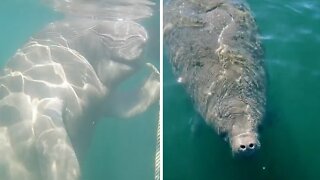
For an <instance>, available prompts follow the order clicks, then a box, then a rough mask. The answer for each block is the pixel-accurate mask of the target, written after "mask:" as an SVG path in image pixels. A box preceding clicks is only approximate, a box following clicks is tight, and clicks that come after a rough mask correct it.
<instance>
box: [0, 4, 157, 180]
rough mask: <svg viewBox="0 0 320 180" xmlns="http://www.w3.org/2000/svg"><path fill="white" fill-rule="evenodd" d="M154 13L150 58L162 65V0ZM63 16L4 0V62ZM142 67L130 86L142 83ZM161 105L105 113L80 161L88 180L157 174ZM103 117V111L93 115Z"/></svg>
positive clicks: (0, 27)
mask: <svg viewBox="0 0 320 180" xmlns="http://www.w3.org/2000/svg"><path fill="white" fill-rule="evenodd" d="M152 7H153V9H154V16H152V17H151V18H147V19H144V20H141V21H140V22H139V23H142V24H143V26H145V27H146V29H147V30H148V33H149V41H148V43H147V46H146V50H145V51H146V52H145V61H146V62H151V63H153V64H155V65H156V66H158V67H159V44H160V43H159V34H160V33H159V29H160V20H159V19H160V16H159V14H160V12H159V3H158V4H156V5H154V6H152ZM61 18H63V17H62V15H61V14H57V13H55V12H53V11H52V9H50V8H49V7H46V6H44V5H42V4H41V3H39V1H38V0H3V1H1V3H0V65H1V66H3V65H4V64H5V63H6V62H7V60H8V59H9V58H10V57H11V56H13V55H14V53H15V52H16V50H17V49H18V48H20V47H22V46H23V45H24V43H26V42H27V40H28V39H29V37H30V36H31V35H33V34H35V33H37V32H38V31H40V30H41V29H42V28H43V27H44V26H45V25H47V24H48V23H50V22H52V21H55V20H57V19H61ZM144 73H145V72H140V73H138V75H137V76H136V77H134V78H132V79H131V80H130V81H129V82H127V83H126V87H138V85H137V84H141V83H142V82H143V79H141V76H143V75H144ZM158 111H159V106H158V105H155V106H153V107H152V108H150V109H149V110H148V111H147V112H145V113H143V114H141V115H139V116H137V117H134V118H131V119H115V118H103V119H101V120H100V121H99V122H98V124H97V129H96V131H95V133H94V135H93V140H92V144H91V146H90V147H88V148H89V150H88V153H87V155H86V157H85V158H84V160H83V161H82V162H80V164H81V171H82V174H83V177H82V180H105V179H112V180H126V179H137V180H150V179H154V158H155V151H156V129H157V120H158V117H159V114H158ZM92 118H97V117H92Z"/></svg>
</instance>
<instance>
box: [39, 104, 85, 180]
mask: <svg viewBox="0 0 320 180" xmlns="http://www.w3.org/2000/svg"><path fill="white" fill-rule="evenodd" d="M37 106H38V112H39V113H38V115H37V116H36V118H35V121H34V125H33V131H34V134H35V136H36V141H35V143H36V150H37V152H38V155H39V156H38V157H39V159H38V161H39V165H40V168H41V169H42V171H41V173H42V178H43V179H46V180H57V179H65V180H78V179H79V177H80V167H79V163H78V160H77V157H76V153H75V151H74V149H73V147H72V145H71V142H70V139H69V137H68V134H67V132H66V129H65V127H64V123H63V119H62V118H63V115H62V114H63V113H62V107H63V103H62V101H61V100H59V99H52V98H47V99H44V100H41V102H39V103H38V105H37Z"/></svg>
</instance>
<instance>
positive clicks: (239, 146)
mask: <svg viewBox="0 0 320 180" xmlns="http://www.w3.org/2000/svg"><path fill="white" fill-rule="evenodd" d="M229 142H230V145H231V149H232V154H233V155H236V156H238V155H239V156H249V155H252V154H254V153H255V152H256V151H257V150H259V149H260V142H259V139H258V134H257V133H256V132H255V131H247V132H243V133H240V134H234V135H232V136H230V137H229Z"/></svg>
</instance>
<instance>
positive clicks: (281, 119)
mask: <svg viewBox="0 0 320 180" xmlns="http://www.w3.org/2000/svg"><path fill="white" fill-rule="evenodd" d="M248 3H249V5H250V7H251V10H252V11H253V13H254V14H255V17H256V20H257V24H258V26H259V29H260V32H261V35H262V38H263V45H264V48H265V62H266V67H267V72H268V87H267V89H268V95H267V99H268V106H267V116H266V119H265V123H264V125H265V126H264V128H263V130H262V132H261V133H260V137H261V144H262V147H261V151H260V152H259V153H258V154H257V155H256V157H253V158H247V159H234V158H233V157H232V155H231V151H230V148H229V146H228V145H227V143H225V142H224V141H223V140H222V139H220V138H219V137H218V136H217V135H216V134H215V133H214V132H213V131H212V130H211V129H210V128H208V127H206V126H205V125H204V126H199V127H198V128H196V130H194V129H192V126H191V125H190V120H191V119H192V118H197V115H196V112H195V111H194V108H193V105H192V103H191V101H190V99H189V97H188V96H187V94H186V93H185V91H184V89H183V88H182V87H181V86H180V85H178V84H177V83H176V78H174V77H173V75H172V73H171V67H170V64H169V63H168V59H164V82H165V83H164V179H165V180H213V179H215V180H264V179H265V180H298V179H304V180H317V179H320V156H319V152H320V143H319V142H320V130H319V127H320V119H319V111H320V103H319V100H320V83H319V81H320V49H319V47H320V46H319V45H320V23H319V22H320V1H319V0H296V1H290V0H259V1H258V0H249V1H248Z"/></svg>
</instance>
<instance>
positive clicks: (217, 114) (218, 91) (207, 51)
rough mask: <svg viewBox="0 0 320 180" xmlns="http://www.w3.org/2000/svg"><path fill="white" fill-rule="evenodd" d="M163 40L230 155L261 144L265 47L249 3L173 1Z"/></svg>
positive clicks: (197, 105)
mask: <svg viewBox="0 0 320 180" xmlns="http://www.w3.org/2000/svg"><path fill="white" fill-rule="evenodd" d="M164 10H165V12H164V40H165V45H166V48H167V51H168V56H169V59H170V62H171V64H172V67H173V72H174V74H175V75H176V76H177V77H178V78H179V82H181V83H182V84H183V86H184V87H185V89H186V91H187V92H188V94H189V95H190V96H191V98H192V100H193V102H194V104H195V108H196V110H197V111H198V112H199V114H200V115H201V116H202V117H203V119H204V120H205V122H206V124H208V125H209V126H210V127H212V128H213V129H214V130H215V131H216V132H217V133H218V134H219V135H221V136H222V137H224V139H225V140H226V141H228V142H229V143H230V146H231V150H232V153H233V154H234V155H249V154H253V152H255V151H256V150H258V149H259V148H260V142H259V132H258V128H259V126H260V125H261V124H262V121H263V117H264V114H265V104H266V95H265V93H266V75H265V69H264V62H263V49H262V47H261V43H260V41H259V38H258V30H257V25H256V23H255V20H254V18H253V16H252V14H251V12H250V9H249V7H248V5H247V4H246V3H245V2H243V1H240V0H171V1H169V2H168V3H167V4H166V5H165V8H164Z"/></svg>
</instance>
